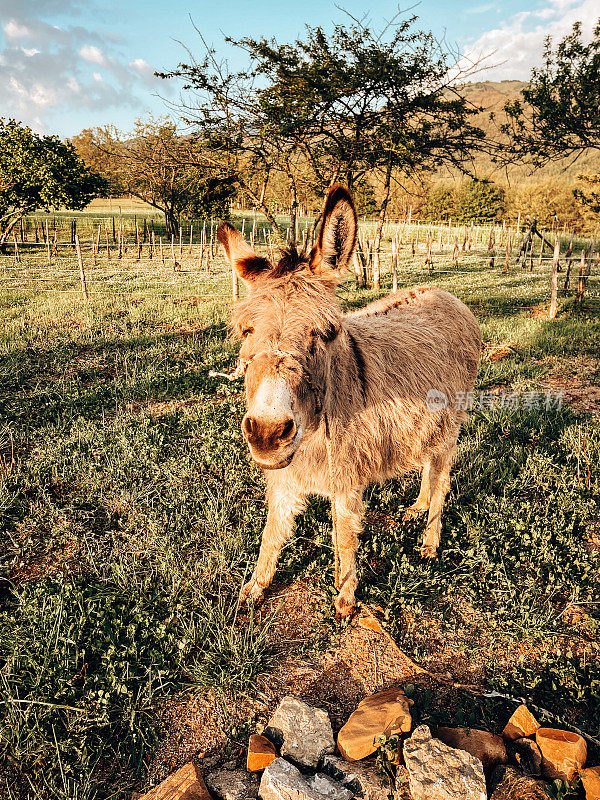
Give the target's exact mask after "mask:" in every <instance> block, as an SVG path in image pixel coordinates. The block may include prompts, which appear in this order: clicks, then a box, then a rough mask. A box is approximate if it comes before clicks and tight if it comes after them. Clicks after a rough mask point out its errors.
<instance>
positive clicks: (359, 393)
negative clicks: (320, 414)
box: [324, 324, 368, 425]
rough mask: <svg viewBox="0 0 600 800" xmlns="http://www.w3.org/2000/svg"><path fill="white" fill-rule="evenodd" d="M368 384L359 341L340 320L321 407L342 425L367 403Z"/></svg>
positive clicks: (330, 417) (332, 419) (331, 418)
mask: <svg viewBox="0 0 600 800" xmlns="http://www.w3.org/2000/svg"><path fill="white" fill-rule="evenodd" d="M367 392H368V384H367V377H366V374H365V359H364V355H363V352H362V349H361V344H360V342H359V341H358V340H357V339H356V337H355V336H354V335H353V334H352V333H351V332H350V330H348V328H346V326H345V325H343V324H342V327H341V330H340V333H339V335H338V337H337V339H336V341H335V346H334V348H333V349H332V353H331V358H330V362H329V374H328V378H327V389H326V393H325V402H324V410H325V412H326V413H327V415H328V417H329V419H330V420H331V421H332V422H335V423H337V424H341V425H343V424H344V423H345V422H347V421H348V420H349V419H350V418H351V417H352V416H354V415H355V414H356V413H357V412H358V411H361V410H362V409H364V407H365V406H366V404H367Z"/></svg>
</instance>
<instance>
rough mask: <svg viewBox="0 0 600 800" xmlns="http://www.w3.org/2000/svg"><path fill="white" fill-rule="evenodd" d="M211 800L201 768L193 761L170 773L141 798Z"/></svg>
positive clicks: (146, 799) (140, 798)
mask: <svg viewBox="0 0 600 800" xmlns="http://www.w3.org/2000/svg"><path fill="white" fill-rule="evenodd" d="M179 798H181V799H182V800H184V798H185V800H211V796H210V794H209V793H208V789H207V788H206V784H205V783H204V780H203V779H202V775H201V773H200V770H199V769H197V767H195V766H194V765H193V764H192V763H191V762H190V763H189V764H186V765H185V767H181V769H178V770H177V772H174V773H173V774H172V775H169V777H168V778H166V780H164V781H163V782H162V783H160V784H159V785H158V786H155V788H154V789H151V790H150V791H149V792H148V793H147V794H145V795H142V796H140V797H139V800H179Z"/></svg>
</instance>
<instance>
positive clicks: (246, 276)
mask: <svg viewBox="0 0 600 800" xmlns="http://www.w3.org/2000/svg"><path fill="white" fill-rule="evenodd" d="M217 239H218V240H219V241H220V242H221V244H222V245H223V249H224V250H225V255H226V256H227V258H228V259H229V262H230V264H231V265H232V267H234V268H235V270H236V272H237V274H238V275H239V276H240V278H242V280H244V281H246V283H252V281H254V280H256V278H258V276H259V275H262V274H264V273H265V272H267V270H270V269H272V266H271V264H270V263H269V262H268V261H267V259H266V258H263V257H262V256H259V255H258V254H257V253H255V252H254V250H253V249H252V248H251V247H250V245H249V244H247V242H246V240H245V239H244V237H243V236H242V234H241V233H240V232H239V231H237V230H236V229H235V228H234V227H233V225H230V224H229V223H228V222H222V223H221V224H220V225H219V227H218V228H217Z"/></svg>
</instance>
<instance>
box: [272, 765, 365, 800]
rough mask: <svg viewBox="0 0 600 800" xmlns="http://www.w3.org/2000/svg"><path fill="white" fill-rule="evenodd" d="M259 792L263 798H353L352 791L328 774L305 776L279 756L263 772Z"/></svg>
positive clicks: (300, 799)
mask: <svg viewBox="0 0 600 800" xmlns="http://www.w3.org/2000/svg"><path fill="white" fill-rule="evenodd" d="M258 793H259V795H260V797H261V798H262V800H351V798H352V797H353V794H352V792H349V791H348V790H347V789H344V787H343V786H342V785H341V784H339V783H337V781H333V780H331V778H328V777H327V776H326V775H313V776H312V777H310V778H305V777H304V775H303V774H302V773H301V772H300V770H299V769H298V768H297V767H295V766H294V765H293V764H290V762H289V761H286V760H285V758H278V759H277V760H276V761H273V763H272V764H269V766H268V767H267V768H266V770H265V771H264V772H263V776H262V780H261V782H260V788H259V790H258Z"/></svg>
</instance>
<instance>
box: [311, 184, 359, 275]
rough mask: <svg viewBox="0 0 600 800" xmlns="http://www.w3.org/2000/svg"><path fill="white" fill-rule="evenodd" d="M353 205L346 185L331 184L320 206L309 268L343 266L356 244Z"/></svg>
mask: <svg viewBox="0 0 600 800" xmlns="http://www.w3.org/2000/svg"><path fill="white" fill-rule="evenodd" d="M356 228H357V219H356V208H355V207H354V200H353V199H352V196H351V194H350V192H349V191H348V189H346V187H345V186H342V185H341V184H339V183H338V184H336V185H335V186H332V187H331V189H330V190H329V194H328V195H327V200H326V201H325V207H324V208H323V220H322V222H321V230H320V232H319V239H318V241H317V245H316V247H315V248H314V250H313V252H312V255H311V260H310V268H311V269H312V271H313V272H316V273H326V272H328V271H329V270H334V271H335V272H341V271H342V270H344V269H346V267H347V266H348V264H349V263H350V259H351V258H352V254H353V253H354V245H355V244H356Z"/></svg>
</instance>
